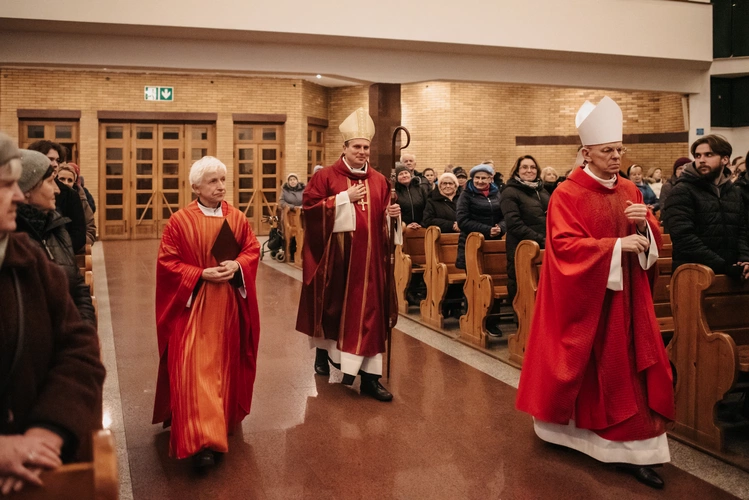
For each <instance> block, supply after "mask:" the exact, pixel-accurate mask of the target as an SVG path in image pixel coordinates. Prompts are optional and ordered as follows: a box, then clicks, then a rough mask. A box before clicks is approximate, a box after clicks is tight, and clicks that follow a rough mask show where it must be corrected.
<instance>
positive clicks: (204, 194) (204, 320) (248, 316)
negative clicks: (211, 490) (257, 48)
mask: <svg viewBox="0 0 749 500" xmlns="http://www.w3.org/2000/svg"><path fill="white" fill-rule="evenodd" d="M225 181H226V166H224V164H223V163H221V161H219V160H218V159H217V158H214V157H211V156H206V157H204V158H202V159H200V160H198V161H197V162H195V163H194V164H193V165H192V168H191V169H190V183H191V184H192V187H193V191H194V192H195V193H196V194H197V195H198V198H197V200H195V201H193V202H192V203H190V204H189V205H188V206H186V207H185V208H183V209H182V210H179V211H178V212H176V213H174V214H173V215H172V217H171V218H170V219H169V223H168V224H167V225H166V227H165V228H164V234H163V236H162V239H161V246H160V247H159V257H158V263H157V267H156V328H157V333H158V340H159V356H160V364H159V375H158V382H157V387H156V402H155V405H154V414H153V423H159V422H164V426H165V427H166V426H169V425H171V428H172V429H171V439H170V447H169V450H170V454H171V455H172V456H174V457H176V458H187V457H192V459H193V464H194V465H195V466H196V467H206V466H211V465H213V464H214V462H215V458H216V456H217V454H222V453H225V452H226V451H228V442H227V435H228V434H229V433H231V432H232V431H233V430H234V428H235V427H236V426H237V425H239V423H240V422H241V421H242V419H243V418H244V417H245V416H247V415H248V414H249V413H250V403H251V402H252V387H253V384H254V382H255V369H256V359H257V349H258V339H259V335H260V319H259V316H258V307H257V295H256V292H255V277H256V275H257V266H258V258H259V255H260V252H259V245H258V241H257V239H256V238H255V235H254V234H253V233H252V229H250V225H249V224H248V223H247V219H246V218H245V216H244V214H243V213H242V212H240V211H239V210H237V209H235V208H234V207H232V206H231V205H229V204H228V203H227V202H225V201H224V195H225V194H226V187H225ZM219 232H221V235H222V237H221V238H219V239H218V240H217V238H218V236H219Z"/></svg>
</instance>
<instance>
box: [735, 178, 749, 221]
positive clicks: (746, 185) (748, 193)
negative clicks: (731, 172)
mask: <svg viewBox="0 0 749 500" xmlns="http://www.w3.org/2000/svg"><path fill="white" fill-rule="evenodd" d="M734 186H736V187H737V188H739V190H740V191H741V198H742V199H743V200H744V208H745V209H746V212H747V218H749V173H748V172H744V173H742V174H741V176H740V177H739V178H738V180H737V181H736V183H735V184H734ZM747 224H749V222H747Z"/></svg>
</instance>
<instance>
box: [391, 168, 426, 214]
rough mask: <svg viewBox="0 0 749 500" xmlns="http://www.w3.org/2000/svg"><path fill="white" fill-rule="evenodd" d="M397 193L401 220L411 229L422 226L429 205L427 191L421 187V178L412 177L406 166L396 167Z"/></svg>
mask: <svg viewBox="0 0 749 500" xmlns="http://www.w3.org/2000/svg"><path fill="white" fill-rule="evenodd" d="M395 193H396V194H397V195H398V205H400V207H401V220H402V221H403V222H404V223H405V224H406V225H407V226H408V227H409V228H411V229H418V228H420V227H421V226H422V222H423V220H424V208H426V205H427V193H426V191H425V190H424V189H423V188H422V187H421V179H420V178H418V177H412V176H411V172H410V171H409V170H408V168H406V167H405V166H403V167H398V168H396V169H395Z"/></svg>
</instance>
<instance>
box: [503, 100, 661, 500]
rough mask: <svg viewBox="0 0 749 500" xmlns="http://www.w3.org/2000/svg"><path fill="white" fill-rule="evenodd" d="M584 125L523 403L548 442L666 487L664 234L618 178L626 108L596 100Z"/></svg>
mask: <svg viewBox="0 0 749 500" xmlns="http://www.w3.org/2000/svg"><path fill="white" fill-rule="evenodd" d="M576 125H577V127H578V132H579V134H580V138H581V140H582V143H583V144H584V148H583V149H582V152H583V157H584V159H585V165H584V166H581V167H577V168H575V169H574V171H573V172H572V174H571V175H570V176H569V177H568V179H567V181H566V182H563V183H562V184H560V185H559V187H558V188H557V189H556V190H555V191H554V196H552V197H551V201H550V202H549V209H548V215H547V235H548V236H547V240H546V254H545V255H544V262H543V266H542V269H541V275H540V280H539V285H538V294H537V299H536V307H535V310H534V314H533V322H532V324H531V334H530V338H529V340H528V345H527V347H526V351H525V359H524V362H523V370H522V373H521V375H520V385H519V387H518V396H517V407H518V409H520V410H522V411H525V412H527V413H530V414H531V415H532V416H533V417H534V428H535V431H536V434H537V435H538V436H539V437H540V438H541V439H543V440H544V441H548V442H550V443H554V444H557V445H562V446H566V447H570V448H573V449H576V450H579V451H581V452H583V453H586V454H588V455H590V456H591V457H593V458H595V459H597V460H600V461H602V462H609V463H617V464H619V465H620V466H621V467H622V470H624V471H626V472H629V473H631V474H633V475H635V477H636V478H637V479H638V480H639V481H641V482H643V483H645V484H647V485H649V486H651V487H654V488H662V487H663V481H662V479H661V478H660V477H659V476H658V474H657V473H656V472H655V471H654V470H653V469H652V468H651V467H649V466H652V465H657V464H662V463H664V462H668V461H669V460H670V455H669V450H668V442H667V440H666V423H667V422H668V421H669V420H672V419H673V417H674V402H673V385H672V375H671V368H670V364H669V361H668V357H667V355H666V350H665V347H664V344H663V340H662V338H661V334H660V330H659V328H658V322H657V321H656V318H655V312H654V308H653V301H652V295H651V278H652V273H651V272H649V271H648V270H651V271H654V268H653V267H652V266H653V265H654V264H655V262H656V260H657V258H658V247H659V246H660V245H661V233H660V230H659V227H658V223H657V221H656V220H655V219H654V218H653V216H652V214H651V213H650V212H649V211H648V209H647V207H646V206H645V205H644V204H643V200H642V195H641V194H640V192H639V190H638V189H637V187H636V186H635V185H634V184H633V183H632V182H630V181H628V180H626V179H624V178H622V177H620V176H619V175H618V173H619V171H620V168H621V158H622V154H624V152H625V149H624V148H623V147H622V142H621V141H622V112H621V109H620V108H619V106H618V105H617V104H616V103H615V102H614V101H613V100H611V99H610V98H608V97H604V99H603V100H602V101H601V102H600V103H599V104H598V105H597V106H594V105H593V104H591V103H589V102H586V103H585V104H584V105H583V107H582V108H581V109H580V111H579V112H578V115H577V120H576Z"/></svg>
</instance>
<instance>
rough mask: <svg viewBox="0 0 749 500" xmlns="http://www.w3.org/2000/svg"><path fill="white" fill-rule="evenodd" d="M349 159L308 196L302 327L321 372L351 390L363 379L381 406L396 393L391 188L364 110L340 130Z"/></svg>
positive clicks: (326, 173) (322, 174) (327, 172)
mask: <svg viewBox="0 0 749 500" xmlns="http://www.w3.org/2000/svg"><path fill="white" fill-rule="evenodd" d="M339 129H340V131H341V134H342V135H343V140H344V144H343V154H342V155H341V157H340V158H339V159H338V161H337V162H335V163H334V164H333V165H332V166H331V167H328V168H324V169H322V170H320V171H319V172H317V173H316V174H315V175H313V176H312V178H311V179H310V181H309V183H308V184H307V187H306V189H305V190H304V196H303V205H302V206H303V208H304V223H305V230H304V247H303V252H304V254H303V255H304V259H303V262H304V268H303V273H304V281H303V283H302V295H301V298H300V300H299V312H298V315H297V325H296V328H297V330H299V331H300V332H302V333H305V334H307V335H309V336H310V343H311V345H312V346H313V347H315V348H316V359H315V371H316V372H317V373H318V374H320V375H325V376H327V375H329V373H330V367H329V365H328V363H329V362H330V363H332V364H333V366H335V367H336V368H339V369H340V370H341V371H343V373H344V377H343V383H344V384H346V385H351V384H352V383H353V382H354V378H355V377H356V375H357V374H361V392H362V393H363V394H367V395H370V396H372V397H374V398H375V399H377V400H379V401H390V400H392V399H393V396H392V394H390V392H389V391H388V390H387V389H385V387H383V386H382V384H381V383H380V381H379V379H380V377H381V376H382V353H383V352H385V341H386V332H387V318H386V317H385V311H386V307H385V306H386V303H387V302H386V301H387V300H389V297H388V295H387V291H386V283H387V270H388V269H390V263H389V258H390V257H389V254H388V224H387V220H388V217H387V216H390V217H399V216H400V207H399V206H398V205H391V204H390V184H389V182H388V181H387V179H385V177H384V176H383V175H382V174H380V173H379V172H377V171H376V170H374V169H373V168H372V167H371V166H370V164H369V146H370V141H371V139H372V137H373V136H374V133H375V130H374V122H373V121H372V118H370V116H369V115H368V114H367V112H366V111H364V109H362V108H359V109H357V110H356V111H355V112H354V113H352V114H351V115H350V116H349V117H348V118H346V120H344V121H343V123H341V126H340V127H339Z"/></svg>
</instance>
